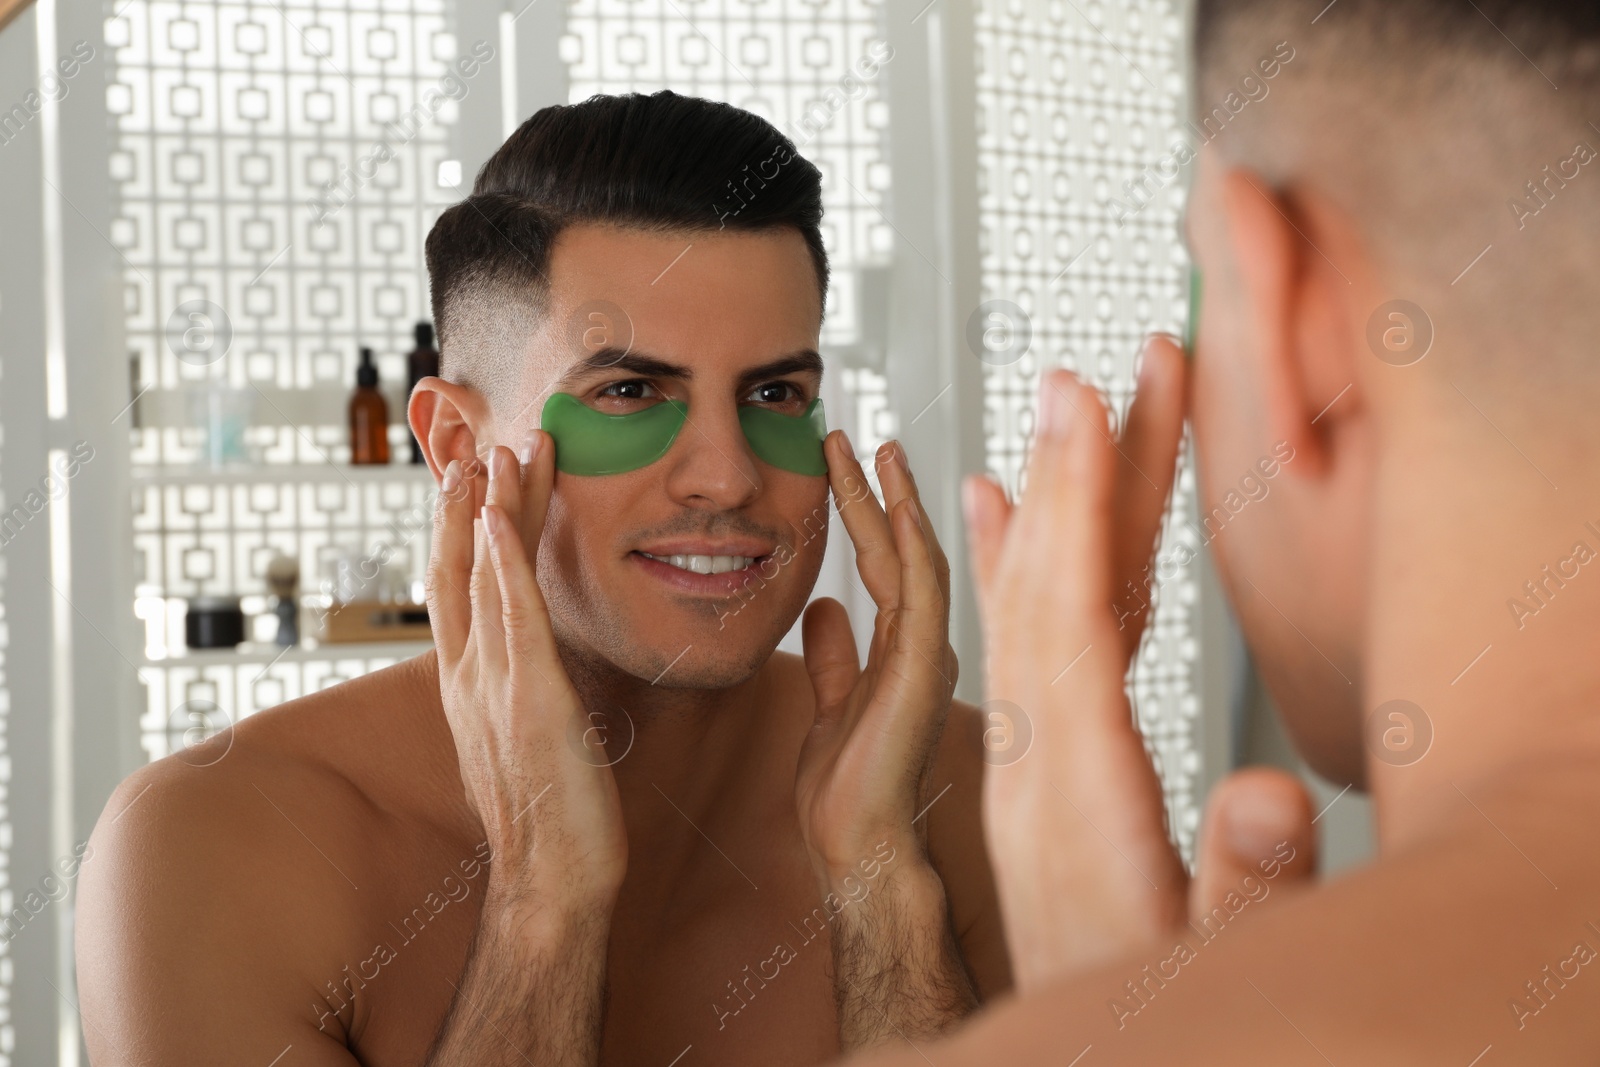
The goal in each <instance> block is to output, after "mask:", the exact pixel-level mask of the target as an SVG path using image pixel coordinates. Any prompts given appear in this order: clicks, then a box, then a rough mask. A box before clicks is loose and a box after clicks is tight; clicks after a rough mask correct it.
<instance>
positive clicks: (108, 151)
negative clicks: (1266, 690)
mask: <svg viewBox="0 0 1600 1067" xmlns="http://www.w3.org/2000/svg"><path fill="white" fill-rule="evenodd" d="M1187 23H1188V3H1187V2H1186V0H1174V2H1171V3H1169V2H1166V0H1126V2H1118V3H1102V2H1098V0H737V2H735V0H404V2H401V0H205V2H201V0H78V2H76V3H73V4H66V3H60V2H57V0H39V2H37V3H31V4H29V3H23V2H17V0H0V25H3V29H0V1067H4V1065H9V1064H28V1065H33V1064H60V1065H62V1067H68V1065H72V1064H78V1063H83V1062H87V1060H86V1058H85V1057H84V1056H83V1055H82V1050H81V1044H80V1038H79V1034H78V1020H77V1013H76V1009H75V1003H76V998H75V993H74V981H73V958H72V890H73V885H72V882H73V878H74V876H75V871H76V866H77V865H76V863H75V862H73V857H74V856H81V855H82V852H83V846H82V843H83V842H84V841H85V840H86V839H87V838H88V835H89V833H90V831H91V830H92V828H93V826H94V823H95V820H96V819H97V818H98V817H99V815H100V812H101V809H102V807H103V805H104V803H105V801H106V798H107V796H108V795H109V793H110V791H111V789H112V788H113V786H114V785H115V784H116V783H117V782H118V781H119V780H120V779H121V778H122V777H123V776H124V775H126V774H127V773H128V772H129V771H130V770H132V769H133V768H134V767H136V766H138V765H139V764H140V763H142V762H145V761H148V760H152V759H157V758H161V757H163V756H166V755H169V754H174V753H176V754H177V755H179V757H180V758H183V756H184V754H185V753H186V752H187V751H188V749H189V748H190V747H191V746H192V745H193V744H194V743H195V742H197V741H198V740H201V739H203V738H205V737H207V736H210V735H211V734H214V733H217V732H221V731H225V730H227V729H229V728H230V726H231V725H232V724H233V723H235V722H237V721H238V720H239V719H240V718H242V717H244V716H247V715H250V714H252V713H253V712H255V711H258V710H260V709H262V708H266V707H270V706H272V705H274V704H278V703H281V702H282V701H285V700H289V699H292V698H294V697H296V696H298V695H300V694H302V693H306V692H309V691H312V690H316V689H320V688H324V687H327V686H330V685H335V684H337V683H338V682H340V681H343V680H345V679H348V678H351V677H355V676H357V675H360V674H362V673H365V672H367V671H371V670H374V669H376V668H379V667H382V666H385V665H388V664H392V663H395V662H397V661H398V660H401V659H404V658H406V657H409V656H412V655H415V654H417V653H418V652H420V651H422V650H424V649H426V648H427V647H428V644H429V637H428V629H427V623H426V613H425V611H422V610H421V607H420V605H419V604H418V601H420V600H421V599H422V575H423V567H424V564H425V561H426V559H427V555H428V535H429V522H430V515H431V502H432V499H433V496H434V494H435V492H436V489H435V486H434V483H433V481H432V479H431V477H430V476H429V475H428V471H427V468H426V466H425V465H423V464H421V463H419V462H414V458H415V457H414V453H413V447H412V442H411V438H410V434H409V431H408V429H407V427H406V425H405V421H404V410H405V401H406V396H407V392H408V389H409V387H410V385H411V383H412V382H413V381H414V380H415V378H416V377H418V376H420V375H421V374H426V373H433V370H432V366H436V364H435V365H432V366H431V365H430V363H429V360H430V358H433V359H436V354H435V353H432V352H431V348H432V343H431V337H430V331H429V330H428V328H427V319H428V288H427V276H426V273H425V270H424V266H423V259H422V245H423V240H424V238H425V236H426V235H427V232H428V229H429V227H430V226H431V225H432V223H433V220H434V218H435V217H436V216H437V214H438V213H439V212H440V211H441V210H442V209H443V208H444V207H446V206H448V205H449V204H451V203H453V202H455V201H456V200H459V199H460V198H461V197H463V196H464V195H466V193H467V192H468V191H469V189H470V186H471V183H472V179H473V176H474V175H475V174H476V172H477V169H478V167H479V165H480V164H481V163H482V162H483V161H484V160H485V159H486V158H487V157H488V156H489V155H490V154H491V153H492V152H493V151H494V149H495V148H496V147H498V145H499V144H500V143H501V141H502V140H503V139H504V138H505V137H506V135H507V134H509V133H510V132H511V131H512V130H513V129H515V127H516V126H517V125H519V124H520V123H521V122H522V120H523V119H525V118H526V117H527V116H529V115H531V114H532V113H533V112H534V111H536V110H538V109H539V108H541V107H544V106H546V105H549V104H555V103H565V102H570V101H577V100H581V99H584V98H586V97H588V96H590V95H591V94H594V93H616V92H625V91H631V90H639V91H646V92H648V91H654V90H656V89H661V88H671V89H674V90H676V91H678V92H681V93H685V94H693V95H699V96H704V97H710V98H715V99H719V100H726V101H728V102H730V103H733V104H736V105H738V106H740V107H743V108H746V109H748V110H751V111H754V112H756V113H758V114H761V115H762V116H764V117H766V118H767V119H768V120H770V121H771V122H772V123H774V124H775V125H776V126H777V127H778V128H780V129H781V130H783V131H784V132H785V133H786V134H787V135H788V136H789V137H790V138H791V139H792V140H793V141H794V142H795V143H796V145H797V146H798V147H799V148H800V151H801V153H802V154H803V155H805V156H806V157H807V158H809V159H810V160H811V161H813V162H814V163H816V164H817V165H818V166H819V167H820V168H821V170H822V172H823V174H824V176H825V196H826V199H827V218H826V220H825V225H824V236H825V238H826V241H827V245H828V249H829V253H830V256H831V258H832V264H833V270H834V276H833V278H834V280H833V286H832V289H831V291H830V293H829V303H828V312H827V322H826V326H825V330H824V335H823V352H824V355H825V357H826V359H827V360H828V364H829V373H828V380H827V388H826V391H825V393H824V396H825V398H826V402H827V406H828V410H829V413H830V421H831V422H832V424H834V425H843V426H844V427H845V428H847V429H848V430H849V432H850V434H851V436H852V438H853V439H854V441H855V443H856V446H857V448H858V449H859V450H860V451H861V452H862V453H863V454H867V453H869V452H870V451H871V450H872V449H874V448H875V447H876V446H877V445H878V444H879V443H881V442H882V441H884V440H886V439H889V438H899V439H900V440H902V441H904V442H905V444H906V447H907V449H908V451H909V453H910V456H911V460H912V464H913V466H914V468H915V469H916V470H917V471H918V472H919V482H920V483H921V485H922V486H923V487H924V495H925V496H926V497H927V503H928V508H929V511H930V513H931V514H932V515H934V517H935V519H936V522H937V525H938V529H939V533H940V536H941V537H942V538H943V539H944V541H945V543H946V545H947V546H948V547H949V549H950V553H951V556H952V563H953V566H954V568H955V570H956V574H957V575H958V577H960V578H962V579H964V578H965V576H966V574H967V572H966V565H965V560H964V557H963V550H962V549H963V546H962V524H961V518H960V510H959V494H958V489H959V482H958V480H959V477H960V475H961V474H962V473H966V472H973V471H980V470H988V471H990V472H992V473H994V474H995V475H997V476H998V477H1000V478H1002V479H1004V480H1005V482H1006V483H1007V484H1008V485H1010V486H1011V487H1012V488H1013V489H1015V488H1017V487H1018V481H1019V477H1020V473H1021V470H1022V468H1023V465H1024V462H1025V458H1026V455H1027V449H1028V442H1029V439H1030V436H1031V433H1032V428H1033V397H1034V390H1035V388H1036V385H1037V379H1038V374H1039V371H1040V369H1041V368H1043V367H1048V366H1053V365H1065V366H1068V367H1071V368H1073V369H1075V370H1076V371H1077V372H1079V373H1080V374H1083V375H1085V376H1087V377H1088V378H1090V379H1092V380H1093V381H1095V382H1096V383H1097V384H1098V385H1099V386H1100V387H1101V388H1102V389H1103V390H1104V391H1105V392H1106V394H1107V395H1108V396H1109V397H1110V399H1111V400H1112V403H1113V406H1114V407H1115V408H1116V409H1117V410H1118V411H1119V412H1120V411H1122V410H1124V409H1125V408H1126V405H1127V402H1128V399H1129V391H1130V387H1131V383H1132V380H1133V373H1134V368H1135V360H1136V357H1137V354H1138V350H1139V346H1140V341H1141V338H1142V337H1143V336H1144V335H1145V334H1146V333H1148V332H1150V331H1152V330H1166V331H1171V332H1175V333H1180V334H1181V333H1182V331H1183V328H1184V326H1185V318H1186V316H1187V307H1188V261H1187V256H1186V253H1185V251H1184V248H1183V244H1182V240H1181V238H1180V236H1179V230H1178V223H1179V219H1180V216H1181V212H1182V208H1183V198H1184V191H1185V188H1186V186H1187V183H1188V179H1189V172H1190V170H1191V169H1192V166H1193V164H1192V163H1185V164H1183V165H1180V164H1179V163H1178V162H1176V161H1175V160H1174V148H1175V146H1176V145H1179V144H1180V143H1181V144H1186V145H1188V146H1189V147H1190V149H1191V150H1192V152H1191V153H1190V154H1193V153H1198V152H1203V151H1204V150H1205V148H1204V145H1205V142H1206V136H1205V133H1204V131H1202V130H1201V129H1200V128H1198V127H1195V126H1192V125H1190V124H1189V118H1190V101H1189V100H1188V99H1187V82H1188V71H1187V60H1188V55H1187V53H1188V46H1187V42H1188V25H1187ZM1241 73H1244V72H1241ZM1180 155H1182V154H1181V153H1180ZM363 349H369V350H370V354H369V355H367V356H366V357H365V358H364V357H363V351H362V350H363ZM1190 471H1191V468H1190V467H1189V464H1188V461H1187V459H1186V460H1185V466H1184V472H1183V475H1182V478H1181V479H1180V482H1179V487H1178V490H1177V492H1176V494H1175V499H1174V501H1173V507H1172V513H1171V516H1170V518H1169V522H1168V528H1167V530H1166V532H1165V534H1164V536H1163V541H1162V545H1161V549H1160V552H1159V553H1158V560H1159V561H1161V565H1159V566H1158V567H1157V572H1158V574H1159V581H1158V582H1156V583H1155V584H1156V588H1155V589H1154V590H1141V591H1138V594H1140V595H1139V596H1137V598H1136V594H1135V593H1132V592H1130V600H1129V604H1130V606H1131V607H1132V609H1133V610H1138V611H1140V612H1142V611H1145V610H1150V611H1153V613H1154V615H1153V618H1154V622H1153V625H1152V626H1151V628H1150V631H1149V633H1148V635H1147V637H1146V641H1145V645H1144V648H1143V650H1142V652H1141V654H1140V657H1139V660H1138V663H1137V666H1136V668H1135V671H1134V672H1133V675H1132V676H1131V678H1130V689H1131V692H1132V693H1133V696H1134V700H1135V706H1136V708H1137V713H1138V715H1139V718H1140V722H1141V724H1142V725H1143V727H1144V729H1145V734H1146V737H1147V739H1148V744H1149V747H1150V750H1151V754H1152V757H1153V758H1154V759H1155V761H1156V764H1157V766H1158V768H1159V769H1160V771H1161V774H1162V777H1163V781H1164V782H1165V786H1166V793H1167V800H1168V810H1169V812H1170V815H1171V826H1172V833H1173V836H1174V838H1175V839H1176V840H1177V841H1178V842H1179V844H1180V846H1181V847H1182V848H1183V849H1184V851H1185V854H1186V855H1187V854H1189V852H1190V850H1191V848H1192V842H1193V839H1194V834H1195V831H1196V828H1197V826H1198V822H1199V814H1200V810H1201V808H1200V805H1201V803H1202V799H1203V797H1204V794H1205V792H1206V790H1207V788H1208V787H1209V785H1210V784H1211V783H1213V782H1215V781H1216V780H1217V779H1218V778H1219V777H1221V776H1222V775H1224V774H1226V773H1227V772H1228V771H1229V770H1231V769H1232V768H1234V767H1236V766H1239V765H1241V764H1243V763H1247V762H1273V763H1278V764H1280V765H1284V766H1291V767H1296V768H1298V764H1297V763H1296V761H1295V759H1294V757H1293V755H1292V754H1291V753H1290V751H1289V750H1288V748H1287V746H1286V745H1285V743H1284V741H1283V738H1282V735H1281V734H1280V733H1279V732H1278V731H1277V729H1276V726H1275V724H1274V722H1273V719H1272V717H1271V714H1270V711H1271V709H1270V706H1269V703H1268V701H1267V698H1266V697H1265V696H1264V694H1263V693H1262V692H1261V690H1260V686H1259V685H1258V683H1257V682H1256V680H1255V677H1254V674H1253V671H1252V669H1251V666H1250V662H1249V659H1248V656H1247V654H1246V653H1245V651H1244V649H1243V648H1242V646H1241V644H1240V642H1239V640H1238V636H1237V633H1236V631H1235V629H1234V627H1233V625H1232V622H1231V619H1230V617H1229V612H1228V606H1227V604H1226V602H1225V601H1224V600H1223V598H1222V597H1221V596H1220V594H1219V592H1218V590H1217V587H1216V584H1215V581H1214V578H1213V576H1212V574H1211V571H1210V569H1209V563H1208V561H1207V556H1206V552H1205V544H1206V543H1207V542H1208V541H1209V540H1211V539H1212V538H1213V537H1216V536H1226V535H1227V532H1226V526H1225V525H1219V524H1216V523H1213V524H1212V525H1211V526H1207V525H1206V522H1205V519H1204V518H1203V517H1200V516H1197V515H1196V514H1195V507H1194V492H1195V487H1194V484H1193V477H1192V474H1191V473H1190ZM1250 506H1251V507H1256V508H1263V507H1270V506H1271V498H1270V493H1269V495H1267V496H1266V497H1264V498H1262V499H1261V500H1260V501H1253V502H1252V503H1251V505H1250ZM1249 520H1250V513H1249V511H1248V510H1246V511H1244V512H1242V513H1240V514H1238V515H1236V516H1233V517H1231V519H1228V520H1226V521H1232V522H1248V521H1249ZM836 526H837V524H836ZM835 535H836V537H835V542H834V544H833V545H832V546H831V547H832V549H833V550H832V551H830V553H829V559H828V564H827V567H826V569H825V572H824V575H823V578H822V581H821V584H820V586H819V588H818V595H824V594H826V595H832V596H836V597H838V598H839V599H841V600H843V601H844V602H845V603H846V605H847V606H848V607H849V608H850V609H851V611H852V614H853V615H854V617H855V619H856V620H857V631H858V635H860V636H861V637H862V638H863V639H864V638H865V636H866V634H867V633H868V632H869V631H870V619H871V615H872V611H871V608H870V606H865V605H864V601H865V597H864V594H863V593H862V592H861V591H860V589H859V586H858V584H857V583H856V582H855V581H854V580H853V579H852V575H853V560H852V558H851V554H850V550H849V545H848V542H847V541H843V542H842V543H841V537H842V531H840V530H838V529H836V530H835ZM1039 568H1040V576H1041V579H1055V580H1069V579H1070V576H1068V575H1055V574H1052V572H1051V569H1050V561H1049V560H1040V561H1039ZM958 589H959V593H958V596H957V598H956V603H955V605H954V635H955V637H954V640H955V642H956V646H957V649H958V652H959V653H960V655H961V660H962V664H963V670H962V677H961V686H960V690H959V692H958V695H960V696H962V697H964V698H966V699H969V700H972V701H974V702H981V701H982V699H983V690H982V677H981V673H982V672H981V662H982V654H981V644H980V635H979V633H978V630H977V618H976V612H975V605H974V602H973V598H972V593H971V589H970V583H968V582H966V581H961V582H958ZM1141 604H1144V605H1147V606H1145V607H1139V606H1138V605H1141ZM785 647H787V648H790V649H792V650H795V651H798V649H799V644H798V633H794V634H791V635H790V637H789V638H788V639H786V641H785ZM993 722H994V727H995V728H994V730H993V731H992V734H993V736H994V737H995V738H997V741H996V744H997V745H998V746H999V748H1000V751H999V752H998V753H997V754H996V757H995V758H996V759H997V760H1000V761H1004V760H1006V759H1010V758H1017V757H1020V755H1021V753H1022V752H1023V751H1025V747H1026V736H1027V728H1028V724H1027V723H1025V722H1018V721H1013V718H1007V717H1006V716H1004V715H1000V714H998V713H997V714H996V715H995V716H994V717H993ZM1008 746H1013V747H1014V751H1012V752H1011V754H1010V755H1007V754H1006V752H1007V751H1008ZM1313 784H1314V787H1315V789H1316V790H1317V794H1318V796H1319V797H1320V798H1321V801H1320V802H1321V804H1324V805H1331V806H1329V807H1327V808H1326V811H1325V814H1324V816H1323V817H1322V818H1321V819H1320V820H1319V825H1320V826H1321V827H1322V828H1323V830H1324V837H1325V843H1326V855H1325V857H1324V866H1325V868H1327V869H1329V870H1332V869H1336V868H1338V867H1341V866H1344V865H1347V864H1350V863H1353V862H1357V861H1359V860H1360V859H1361V858H1362V857H1363V856H1365V855H1366V854H1367V852H1368V850H1369V849H1370V847H1371V840H1370V830H1369V827H1368V813H1367V808H1366V804H1365V800H1364V799H1363V798H1361V797H1359V796H1356V795H1340V794H1339V793H1338V791H1337V790H1335V789H1332V788H1329V787H1327V786H1325V785H1324V784H1322V783H1315V782H1314V783H1313ZM91 862H92V860H91Z"/></svg>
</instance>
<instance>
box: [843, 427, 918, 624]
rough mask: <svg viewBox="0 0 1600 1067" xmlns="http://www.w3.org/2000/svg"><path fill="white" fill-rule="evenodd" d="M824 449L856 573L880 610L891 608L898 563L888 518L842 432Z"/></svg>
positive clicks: (897, 591)
mask: <svg viewBox="0 0 1600 1067" xmlns="http://www.w3.org/2000/svg"><path fill="white" fill-rule="evenodd" d="M825 448H826V449H828V450H829V451H828V483H829V484H830V485H831V486H832V487H833V495H834V499H835V500H837V501H838V504H839V517H840V518H842V519H843V520H844V528H845V531H846V532H847V533H849V535H850V540H851V542H852V543H853V544H854V545H855V548H856V570H857V571H858V572H859V573H860V574H861V580H862V581H863V582H865V583H866V586H867V594H868V595H869V596H871V597H872V600H873V602H874V603H876V604H877V605H878V608H879V610H887V609H891V608H893V607H894V604H895V598H896V597H897V596H898V593H899V590H898V589H897V583H898V582H899V574H900V561H899V560H898V559H897V558H895V552H894V531H893V530H892V529H891V528H890V526H889V518H888V516H887V515H885V514H884V511H883V507H882V506H881V505H880V504H879V503H878V498H877V497H875V496H873V495H872V490H871V489H870V487H868V483H867V474H866V471H864V470H862V469H861V464H860V462H858V461H857V459H856V457H855V452H854V451H853V450H852V448H851V446H850V439H849V438H848V437H846V436H845V435H844V433H842V432H835V433H832V434H829V435H828V441H827V442H826V445H825ZM852 482H853V483H854V487H852V485H851V483H852ZM862 489H864V490H865V491H864V492H863V491H861V490H862Z"/></svg>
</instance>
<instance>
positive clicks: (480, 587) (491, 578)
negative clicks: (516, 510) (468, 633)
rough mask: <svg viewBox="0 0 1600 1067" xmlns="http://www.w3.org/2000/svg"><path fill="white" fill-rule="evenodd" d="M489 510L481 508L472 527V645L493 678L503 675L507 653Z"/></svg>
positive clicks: (486, 507)
mask: <svg viewBox="0 0 1600 1067" xmlns="http://www.w3.org/2000/svg"><path fill="white" fill-rule="evenodd" d="M487 514H488V506H487V505H485V506H484V507H481V508H479V510H478V515H477V517H476V519H475V521H474V522H473V524H472V580H471V583H470V591H471V594H472V638H471V640H472V645H473V648H474V649H476V651H477V654H478V663H479V664H480V665H481V667H482V669H483V670H485V671H487V672H488V673H489V674H491V675H503V674H504V672H505V670H506V665H507V662H508V656H507V653H506V631H505V625H504V624H503V623H502V622H501V621H500V616H501V614H502V611H503V608H502V600H501V597H500V577H499V575H498V574H496V573H495V562H494V560H493V559H491V558H490V555H489V531H488V522H487V519H486V515H487Z"/></svg>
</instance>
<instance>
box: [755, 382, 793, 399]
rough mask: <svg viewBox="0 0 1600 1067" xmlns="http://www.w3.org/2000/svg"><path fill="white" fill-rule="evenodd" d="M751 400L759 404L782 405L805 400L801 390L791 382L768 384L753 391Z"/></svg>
mask: <svg viewBox="0 0 1600 1067" xmlns="http://www.w3.org/2000/svg"><path fill="white" fill-rule="evenodd" d="M749 399H750V400H751V401H753V402H755V403H757V404H782V403H783V402H784V401H787V400H799V399H803V398H802V397H801V395H800V390H799V389H796V388H795V387H794V386H793V385H792V384H790V383H789V382H767V383H766V384H765V385H758V386H756V387H755V389H754V390H752V391H751V393H750V396H749Z"/></svg>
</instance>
